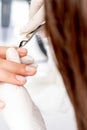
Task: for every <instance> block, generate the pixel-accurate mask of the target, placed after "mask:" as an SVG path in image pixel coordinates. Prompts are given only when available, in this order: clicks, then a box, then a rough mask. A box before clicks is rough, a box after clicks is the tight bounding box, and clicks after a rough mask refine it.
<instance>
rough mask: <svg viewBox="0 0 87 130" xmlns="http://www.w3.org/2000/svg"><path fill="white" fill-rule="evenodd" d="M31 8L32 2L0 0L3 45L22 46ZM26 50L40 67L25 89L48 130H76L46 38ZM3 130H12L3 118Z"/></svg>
mask: <svg viewBox="0 0 87 130" xmlns="http://www.w3.org/2000/svg"><path fill="white" fill-rule="evenodd" d="M29 6H30V0H0V45H3V46H18V45H19V42H20V41H21V40H22V39H23V37H22V36H21V35H20V29H21V28H22V27H23V26H24V25H25V24H26V23H27V22H28V21H29ZM25 47H26V48H27V49H28V51H29V52H28V53H29V55H31V56H33V57H34V59H35V61H36V63H37V64H38V69H37V74H36V75H35V76H33V77H28V82H27V83H26V85H25V87H26V88H27V90H28V92H29V94H30V95H31V97H32V99H33V101H34V102H35V103H36V105H37V106H38V107H39V109H40V110H41V113H42V115H43V118H44V120H45V123H46V127H47V130H76V124H75V118H74V112H73V108H72V105H71V103H70V101H69V98H68V96H67V93H66V90H65V87H64V84H63V81H62V78H61V75H60V73H59V72H58V71H57V69H56V66H55V63H54V61H53V56H52V53H51V50H50V47H49V43H48V40H47V38H41V37H39V36H38V35H36V36H34V38H33V39H32V40H31V41H30V43H29V44H28V45H27V46H25ZM15 114H16V113H15ZM0 130H10V129H9V126H7V124H6V122H5V121H4V119H3V117H2V116H1V115H0Z"/></svg>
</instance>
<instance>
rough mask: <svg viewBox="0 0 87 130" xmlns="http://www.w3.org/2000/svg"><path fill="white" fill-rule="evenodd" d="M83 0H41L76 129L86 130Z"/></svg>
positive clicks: (86, 35)
mask: <svg viewBox="0 0 87 130" xmlns="http://www.w3.org/2000/svg"><path fill="white" fill-rule="evenodd" d="M83 1H84V0H45V8H46V21H47V30H48V32H49V35H50V37H51V40H52V45H53V48H54V52H55V55H56V59H57V61H58V65H57V66H58V69H59V71H60V73H61V75H62V77H63V81H64V83H65V87H66V90H67V93H68V95H69V97H70V100H71V102H72V104H73V107H74V110H75V115H76V119H77V126H78V130H87V19H86V17H85V15H84V8H83Z"/></svg>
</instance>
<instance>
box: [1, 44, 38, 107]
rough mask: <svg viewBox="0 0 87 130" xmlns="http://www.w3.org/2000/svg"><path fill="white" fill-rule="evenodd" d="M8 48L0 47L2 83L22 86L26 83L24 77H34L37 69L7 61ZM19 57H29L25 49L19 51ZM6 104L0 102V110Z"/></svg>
mask: <svg viewBox="0 0 87 130" xmlns="http://www.w3.org/2000/svg"><path fill="white" fill-rule="evenodd" d="M7 49H8V47H3V46H0V82H6V83H11V84H15V85H18V86H22V85H24V84H25V83H26V79H25V77H24V76H32V75H34V74H35V73H36V67H34V66H32V65H30V66H29V65H26V64H20V63H15V62H11V61H7V60H6V50H7ZM17 51H18V53H19V56H20V57H24V56H26V55H27V50H26V49H24V48H21V49H17ZM4 106H5V104H4V102H3V101H1V100H0V109H2V108H4Z"/></svg>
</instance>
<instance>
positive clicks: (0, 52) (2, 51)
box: [0, 46, 27, 59]
mask: <svg viewBox="0 0 87 130" xmlns="http://www.w3.org/2000/svg"><path fill="white" fill-rule="evenodd" d="M8 48H9V47H4V46H0V58H3V59H5V58H6V51H7V49H8ZM14 48H16V49H17V50H18V53H19V55H20V57H23V56H25V55H27V49H25V48H17V47H14Z"/></svg>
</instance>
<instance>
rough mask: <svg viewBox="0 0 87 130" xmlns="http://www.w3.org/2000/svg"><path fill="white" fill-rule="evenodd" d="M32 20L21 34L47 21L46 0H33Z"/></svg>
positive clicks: (31, 7) (31, 6)
mask: <svg viewBox="0 0 87 130" xmlns="http://www.w3.org/2000/svg"><path fill="white" fill-rule="evenodd" d="M29 12H30V20H29V23H27V24H26V25H25V26H24V27H23V28H22V29H21V34H28V33H30V32H31V31H33V30H34V29H36V28H37V27H38V26H39V25H40V24H41V23H43V22H44V21H45V10H44V0H31V5H30V11H29Z"/></svg>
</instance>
